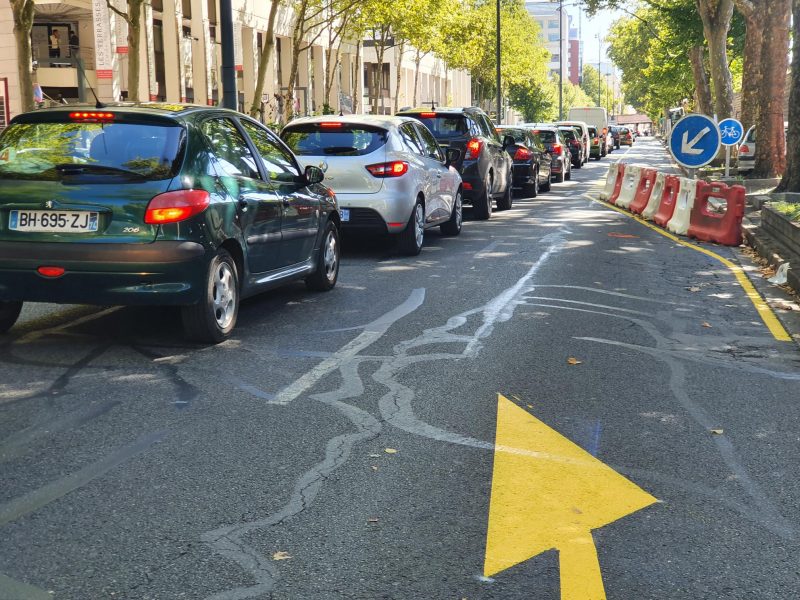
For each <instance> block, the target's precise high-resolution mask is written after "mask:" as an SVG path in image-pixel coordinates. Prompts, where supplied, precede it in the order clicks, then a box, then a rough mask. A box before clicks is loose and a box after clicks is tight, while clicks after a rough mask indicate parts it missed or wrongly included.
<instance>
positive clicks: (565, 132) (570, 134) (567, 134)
mask: <svg viewBox="0 0 800 600" xmlns="http://www.w3.org/2000/svg"><path fill="white" fill-rule="evenodd" d="M559 131H560V132H561V137H563V138H564V139H565V140H567V141H568V142H571V141H573V140H577V139H578V136H577V135H576V134H575V130H574V129H559Z"/></svg>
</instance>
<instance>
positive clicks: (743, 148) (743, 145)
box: [739, 144, 750, 154]
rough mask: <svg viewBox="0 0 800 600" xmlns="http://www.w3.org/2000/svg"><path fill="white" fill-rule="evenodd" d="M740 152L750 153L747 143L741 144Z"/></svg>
mask: <svg viewBox="0 0 800 600" xmlns="http://www.w3.org/2000/svg"><path fill="white" fill-rule="evenodd" d="M739 152H741V153H744V154H748V153H749V152H750V147H749V146H748V145H747V144H742V145H741V146H739Z"/></svg>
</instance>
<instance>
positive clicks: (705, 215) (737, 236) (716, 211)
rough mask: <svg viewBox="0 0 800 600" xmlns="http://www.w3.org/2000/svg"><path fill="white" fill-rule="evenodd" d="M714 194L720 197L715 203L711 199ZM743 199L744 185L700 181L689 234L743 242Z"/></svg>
mask: <svg viewBox="0 0 800 600" xmlns="http://www.w3.org/2000/svg"><path fill="white" fill-rule="evenodd" d="M712 198H713V199H716V200H717V202H715V203H713V205H712V203H710V200H711V199H712ZM723 202H724V210H723V209H722V203H723ZM744 203H745V189H744V187H743V186H741V185H734V186H731V187H728V186H727V185H725V184H724V183H704V182H700V183H699V184H698V186H697V199H696V200H695V203H694V208H693V209H692V219H691V224H690V225H689V237H693V238H696V239H698V240H704V241H706V242H716V243H718V244H723V245H725V246H738V245H739V244H741V243H742V218H743V217H744Z"/></svg>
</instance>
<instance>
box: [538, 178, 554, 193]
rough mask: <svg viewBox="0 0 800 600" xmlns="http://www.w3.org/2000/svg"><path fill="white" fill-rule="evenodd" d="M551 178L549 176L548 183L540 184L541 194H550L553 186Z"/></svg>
mask: <svg viewBox="0 0 800 600" xmlns="http://www.w3.org/2000/svg"><path fill="white" fill-rule="evenodd" d="M550 178H551V177H550V176H549V175H548V176H547V183H540V184H539V191H541V192H549V191H550V188H551V187H552V184H551V183H550Z"/></svg>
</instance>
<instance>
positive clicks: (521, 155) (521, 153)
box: [514, 148, 533, 160]
mask: <svg viewBox="0 0 800 600" xmlns="http://www.w3.org/2000/svg"><path fill="white" fill-rule="evenodd" d="M531 156H533V152H531V151H530V150H528V149H527V148H517V151H516V152H515V153H514V160H530V158H531Z"/></svg>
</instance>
